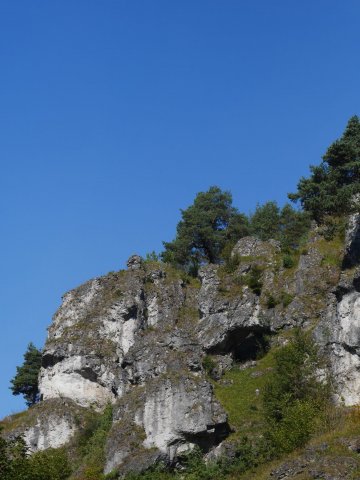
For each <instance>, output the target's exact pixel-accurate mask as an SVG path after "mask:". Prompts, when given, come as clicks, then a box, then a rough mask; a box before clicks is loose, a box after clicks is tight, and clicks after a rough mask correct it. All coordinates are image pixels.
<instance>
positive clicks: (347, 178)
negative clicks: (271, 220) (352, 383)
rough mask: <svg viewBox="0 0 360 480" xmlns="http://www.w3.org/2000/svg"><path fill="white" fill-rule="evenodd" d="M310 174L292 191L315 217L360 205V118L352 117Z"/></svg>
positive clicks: (312, 167)
mask: <svg viewBox="0 0 360 480" xmlns="http://www.w3.org/2000/svg"><path fill="white" fill-rule="evenodd" d="M310 170H311V175H310V177H309V178H304V177H303V178H301V179H300V181H299V183H298V191H297V192H296V193H291V194H289V198H290V199H291V200H292V201H294V202H297V201H299V202H300V204H301V206H302V207H303V208H304V210H305V211H306V212H309V213H310V214H311V216H312V218H314V219H315V220H317V221H318V222H323V221H324V219H326V217H327V216H329V215H330V216H333V215H335V216H338V215H343V214H349V213H350V212H351V210H354V209H357V208H358V205H357V201H356V196H357V194H358V193H360V121H359V118H358V117H357V116H354V117H352V118H350V120H349V122H348V124H347V127H346V129H345V132H344V133H343V135H342V137H341V138H340V139H338V140H336V141H335V142H334V143H333V144H332V145H330V147H329V148H328V150H327V152H326V153H325V155H324V156H323V160H322V163H321V164H320V165H318V166H311V167H310Z"/></svg>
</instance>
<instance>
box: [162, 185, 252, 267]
mask: <svg viewBox="0 0 360 480" xmlns="http://www.w3.org/2000/svg"><path fill="white" fill-rule="evenodd" d="M181 216H182V220H181V221H180V222H179V223H178V225H177V229H176V230H177V233H176V238H175V240H174V241H172V242H164V246H165V251H164V252H163V253H162V255H161V256H162V259H163V260H164V261H165V262H169V263H171V264H174V265H177V266H181V267H183V268H185V269H186V270H187V271H188V272H190V273H193V274H196V272H197V269H198V267H199V266H200V265H201V264H202V263H204V262H209V263H216V262H218V261H219V260H220V255H221V252H222V250H223V249H224V247H225V245H226V244H227V243H234V242H235V241H237V240H238V239H239V238H241V237H243V236H245V235H247V234H248V220H247V218H246V216H245V215H243V214H241V213H239V212H238V211H237V209H236V208H235V207H233V206H232V196H231V194H230V192H223V191H222V190H221V189H220V188H219V187H215V186H214V187H210V189H209V190H208V191H207V192H200V193H198V194H197V195H196V197H195V200H194V203H193V204H192V205H191V206H190V207H188V208H187V209H186V210H181Z"/></svg>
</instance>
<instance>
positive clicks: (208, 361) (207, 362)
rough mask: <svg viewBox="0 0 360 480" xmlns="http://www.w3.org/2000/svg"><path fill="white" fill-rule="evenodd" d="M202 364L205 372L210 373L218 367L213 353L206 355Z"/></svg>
mask: <svg viewBox="0 0 360 480" xmlns="http://www.w3.org/2000/svg"><path fill="white" fill-rule="evenodd" d="M202 366H203V368H204V370H205V372H206V373H207V374H208V375H210V374H211V372H212V370H213V369H214V368H215V367H216V363H215V361H214V360H213V358H212V357H211V355H205V357H204V358H203V361H202Z"/></svg>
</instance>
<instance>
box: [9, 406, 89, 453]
mask: <svg viewBox="0 0 360 480" xmlns="http://www.w3.org/2000/svg"><path fill="white" fill-rule="evenodd" d="M86 416H87V411H86V410H85V409H84V408H81V407H79V406H78V405H77V404H76V403H75V402H73V401H71V400H69V399H52V400H48V401H47V402H42V403H39V404H38V405H35V406H34V407H33V408H32V409H30V410H29V411H28V412H27V415H26V418H25V419H24V421H23V422H20V424H19V426H18V427H17V428H13V429H11V430H10V431H7V430H6V423H5V424H4V425H3V426H4V427H5V438H7V439H12V438H16V437H17V436H19V435H22V436H23V438H24V440H25V442H26V444H27V446H28V448H29V451H30V452H36V451H39V450H46V449H47V448H58V447H61V446H63V445H65V444H67V443H68V442H69V441H70V440H71V439H72V437H73V436H74V434H75V433H76V432H77V430H78V429H79V428H81V426H82V425H84V424H85V421H86ZM8 421H11V417H10V418H9V419H8Z"/></svg>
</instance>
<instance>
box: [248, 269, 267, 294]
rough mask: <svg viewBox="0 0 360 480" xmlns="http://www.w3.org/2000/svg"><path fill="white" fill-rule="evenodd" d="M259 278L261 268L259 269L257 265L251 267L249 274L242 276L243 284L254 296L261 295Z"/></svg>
mask: <svg viewBox="0 0 360 480" xmlns="http://www.w3.org/2000/svg"><path fill="white" fill-rule="evenodd" d="M261 276H262V268H261V267H259V266H258V265H253V266H252V267H251V270H250V272H249V273H248V274H247V275H245V276H244V280H243V281H244V283H245V284H246V285H247V286H248V287H249V288H251V290H252V291H253V293H255V294H256V295H260V294H261V289H262V285H263V284H262V281H261Z"/></svg>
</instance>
